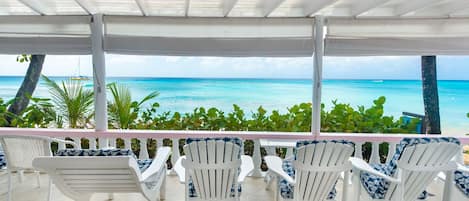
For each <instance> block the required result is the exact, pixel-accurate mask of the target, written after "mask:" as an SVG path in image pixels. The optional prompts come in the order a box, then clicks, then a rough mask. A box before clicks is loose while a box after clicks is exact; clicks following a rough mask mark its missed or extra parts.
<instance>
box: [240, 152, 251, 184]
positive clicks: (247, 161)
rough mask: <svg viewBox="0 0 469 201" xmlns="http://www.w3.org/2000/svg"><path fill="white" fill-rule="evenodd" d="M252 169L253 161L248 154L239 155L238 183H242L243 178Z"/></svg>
mask: <svg viewBox="0 0 469 201" xmlns="http://www.w3.org/2000/svg"><path fill="white" fill-rule="evenodd" d="M253 170H254V162H253V161H252V158H251V157H250V156H246V155H241V171H240V173H239V176H238V183H243V182H244V179H246V177H247V176H248V175H249V174H251V172H252V171H253Z"/></svg>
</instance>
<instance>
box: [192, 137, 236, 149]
mask: <svg viewBox="0 0 469 201" xmlns="http://www.w3.org/2000/svg"><path fill="white" fill-rule="evenodd" d="M210 140H215V141H220V140H221V141H224V142H231V143H233V144H236V145H238V146H240V147H243V140H241V139H239V138H231V137H215V138H187V139H186V144H190V143H192V142H200V141H206V142H207V141H210Z"/></svg>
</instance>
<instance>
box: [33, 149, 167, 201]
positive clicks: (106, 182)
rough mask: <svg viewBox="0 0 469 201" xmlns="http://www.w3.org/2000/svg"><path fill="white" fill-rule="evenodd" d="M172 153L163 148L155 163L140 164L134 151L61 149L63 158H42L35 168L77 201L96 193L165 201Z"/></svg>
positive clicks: (146, 161) (82, 200)
mask: <svg viewBox="0 0 469 201" xmlns="http://www.w3.org/2000/svg"><path fill="white" fill-rule="evenodd" d="M170 152H171V150H170V148H168V147H161V148H159V149H158V150H157V155H156V157H155V158H154V159H153V160H141V161H140V160H137V159H136V158H135V156H134V155H133V153H132V152H131V151H130V150H120V149H107V150H59V152H58V153H57V155H61V156H55V157H38V158H36V159H34V162H33V165H34V167H36V168H37V169H39V170H42V171H45V172H47V173H49V175H50V177H51V178H52V180H53V181H54V183H55V184H56V186H57V188H58V189H60V191H62V193H64V194H65V195H66V196H68V197H70V198H72V199H74V200H77V201H88V200H90V198H91V196H92V195H93V194H94V193H109V194H111V195H112V193H142V194H143V196H144V197H145V198H146V199H147V200H150V201H155V200H159V199H160V196H161V199H164V186H165V178H166V160H167V159H168V157H169V155H170ZM160 194H161V195H160Z"/></svg>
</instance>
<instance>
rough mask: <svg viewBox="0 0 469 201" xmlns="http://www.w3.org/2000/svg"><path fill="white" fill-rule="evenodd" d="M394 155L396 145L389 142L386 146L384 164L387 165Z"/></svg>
mask: <svg viewBox="0 0 469 201" xmlns="http://www.w3.org/2000/svg"><path fill="white" fill-rule="evenodd" d="M394 153H396V143H394V142H390V143H389V146H388V155H387V157H386V163H388V162H389V161H390V160H391V159H392V156H394Z"/></svg>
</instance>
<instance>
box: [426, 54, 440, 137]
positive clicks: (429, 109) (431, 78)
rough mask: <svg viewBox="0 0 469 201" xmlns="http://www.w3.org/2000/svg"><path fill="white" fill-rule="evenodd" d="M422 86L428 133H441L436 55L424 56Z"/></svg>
mask: <svg viewBox="0 0 469 201" xmlns="http://www.w3.org/2000/svg"><path fill="white" fill-rule="evenodd" d="M422 88H423V105H424V109H425V122H424V123H425V124H426V126H425V127H426V128H427V130H426V132H425V133H428V134H441V127H440V106H439V100H438V85H437V74H436V56H422Z"/></svg>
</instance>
